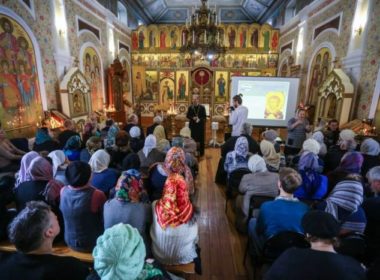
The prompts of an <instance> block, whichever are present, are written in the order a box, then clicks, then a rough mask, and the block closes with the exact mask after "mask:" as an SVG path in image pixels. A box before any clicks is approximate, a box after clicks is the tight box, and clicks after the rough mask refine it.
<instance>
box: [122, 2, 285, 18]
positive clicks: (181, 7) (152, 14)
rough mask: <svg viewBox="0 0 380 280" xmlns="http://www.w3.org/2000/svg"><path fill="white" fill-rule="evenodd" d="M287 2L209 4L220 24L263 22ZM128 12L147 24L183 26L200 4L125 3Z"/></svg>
mask: <svg viewBox="0 0 380 280" xmlns="http://www.w3.org/2000/svg"><path fill="white" fill-rule="evenodd" d="M285 2H288V1H287V0H209V1H208V3H209V5H210V8H213V9H214V8H215V7H216V10H217V13H218V15H219V18H220V19H221V21H222V22H224V23H243V22H248V23H252V22H258V23H264V22H266V21H267V20H268V19H269V18H270V17H271V16H272V15H273V14H274V13H275V12H276V11H277V10H278V8H279V7H280V6H281V5H282V4H285ZM128 3H129V5H130V6H132V8H133V9H134V10H135V11H136V12H137V13H138V14H139V15H140V16H141V18H143V19H144V21H146V24H149V23H185V20H186V18H188V17H189V16H190V15H191V14H192V13H193V9H194V7H195V6H196V5H197V6H198V7H199V6H200V5H201V1H200V0H128Z"/></svg>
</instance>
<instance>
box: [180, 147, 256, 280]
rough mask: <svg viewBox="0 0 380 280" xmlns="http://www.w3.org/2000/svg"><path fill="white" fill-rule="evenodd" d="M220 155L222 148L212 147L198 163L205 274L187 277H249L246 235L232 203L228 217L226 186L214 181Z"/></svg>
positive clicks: (198, 199) (201, 238)
mask: <svg viewBox="0 0 380 280" xmlns="http://www.w3.org/2000/svg"><path fill="white" fill-rule="evenodd" d="M219 157H220V149H216V148H209V149H206V152H205V156H204V157H203V158H202V159H201V161H200V163H199V175H198V178H197V186H198V191H199V192H198V195H197V197H196V200H195V205H196V207H198V209H199V210H200V217H199V218H198V226H199V235H200V242H199V244H200V247H201V260H202V269H203V274H202V275H201V276H199V275H191V276H187V277H186V279H197V280H198V279H205V280H206V279H215V280H216V279H226V280H233V279H238V280H242V279H248V273H247V271H246V269H245V267H244V266H243V257H244V250H245V247H246V242H247V237H246V236H245V235H241V234H239V233H238V232H237V231H236V229H235V227H234V224H233V221H234V217H233V215H234V214H233V211H232V208H231V206H229V210H228V216H229V217H228V218H227V216H226V214H225V211H224V208H225V196H224V189H223V188H222V187H219V186H218V185H216V184H215V183H214V178H215V173H216V169H217V166H218V161H219ZM247 263H248V261H247ZM249 274H251V273H249Z"/></svg>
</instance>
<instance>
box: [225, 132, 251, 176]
mask: <svg viewBox="0 0 380 280" xmlns="http://www.w3.org/2000/svg"><path fill="white" fill-rule="evenodd" d="M248 158H249V156H248V140H247V138H246V137H243V136H240V137H239V138H238V139H237V140H236V143H235V149H234V150H233V151H231V152H228V153H227V155H226V160H225V162H224V170H225V171H226V172H227V177H228V176H229V175H230V174H231V172H232V171H234V170H236V169H240V168H248Z"/></svg>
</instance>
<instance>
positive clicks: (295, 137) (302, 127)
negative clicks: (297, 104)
mask: <svg viewBox="0 0 380 280" xmlns="http://www.w3.org/2000/svg"><path fill="white" fill-rule="evenodd" d="M310 130H311V127H310V125H309V121H308V120H307V119H306V111H305V110H303V109H299V110H298V111H297V114H296V117H294V118H291V119H290V120H289V121H288V139H287V141H286V145H285V155H295V154H298V153H299V151H300V150H301V148H302V144H303V142H304V141H305V140H306V133H307V132H310Z"/></svg>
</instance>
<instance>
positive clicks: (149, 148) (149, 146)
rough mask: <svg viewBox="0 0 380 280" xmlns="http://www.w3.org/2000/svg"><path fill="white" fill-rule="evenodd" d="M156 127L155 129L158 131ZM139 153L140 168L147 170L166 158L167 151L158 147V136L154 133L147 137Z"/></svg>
mask: <svg viewBox="0 0 380 280" xmlns="http://www.w3.org/2000/svg"><path fill="white" fill-rule="evenodd" d="M157 127H159V126H157ZM157 127H156V129H157ZM156 129H155V130H154V131H156ZM137 155H138V156H139V159H140V168H142V169H145V170H148V168H149V167H150V166H151V165H152V164H154V163H157V162H162V161H164V160H165V153H163V152H161V151H160V150H158V149H157V142H156V136H155V135H154V133H153V134H150V135H148V137H146V138H145V144H144V147H143V148H142V149H141V150H140V151H139V152H138V153H137Z"/></svg>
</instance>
